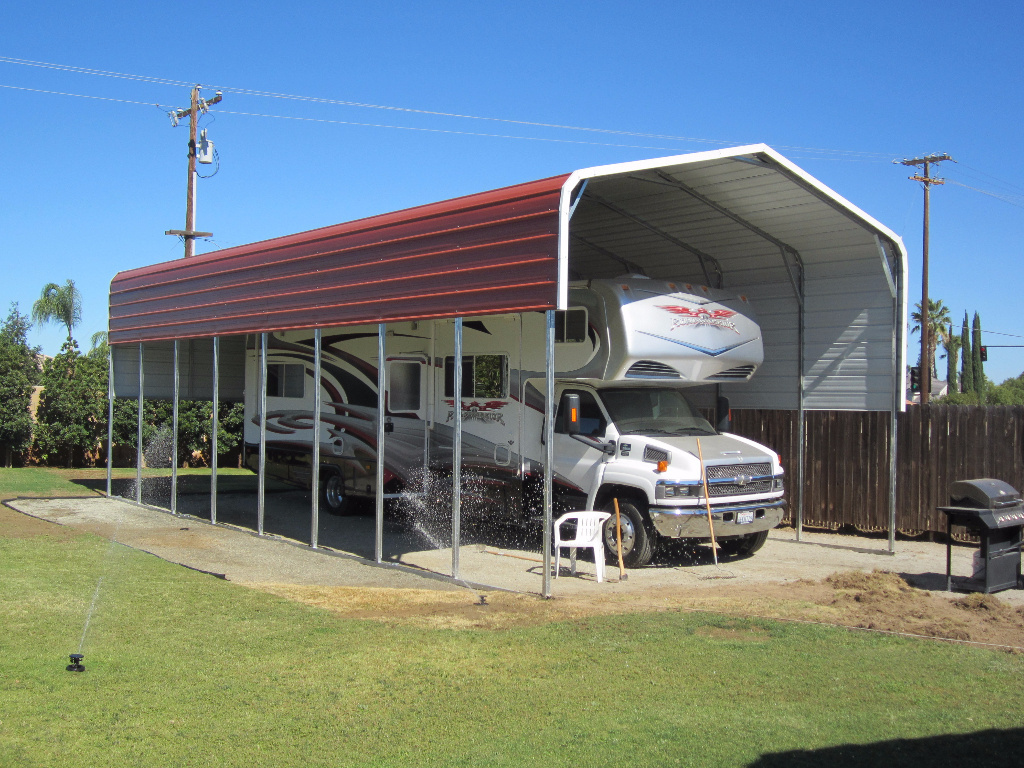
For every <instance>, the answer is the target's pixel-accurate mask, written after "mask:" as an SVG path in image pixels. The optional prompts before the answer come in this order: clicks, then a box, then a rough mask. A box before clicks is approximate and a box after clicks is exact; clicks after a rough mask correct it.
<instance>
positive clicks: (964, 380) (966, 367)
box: [960, 311, 974, 395]
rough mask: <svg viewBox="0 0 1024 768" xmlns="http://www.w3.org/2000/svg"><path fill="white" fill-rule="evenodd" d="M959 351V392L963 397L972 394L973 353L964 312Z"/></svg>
mask: <svg viewBox="0 0 1024 768" xmlns="http://www.w3.org/2000/svg"><path fill="white" fill-rule="evenodd" d="M960 350H961V352H962V353H963V354H962V359H963V363H962V365H961V367H960V391H961V392H963V393H964V394H965V395H967V394H974V353H973V351H972V350H971V334H970V331H969V330H968V328H967V312H966V311H964V324H963V327H962V329H961V331H960Z"/></svg>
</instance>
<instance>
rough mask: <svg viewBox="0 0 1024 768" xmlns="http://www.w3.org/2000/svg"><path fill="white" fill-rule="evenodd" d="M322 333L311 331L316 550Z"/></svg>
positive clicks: (312, 539) (312, 535)
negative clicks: (313, 348) (312, 349)
mask: <svg viewBox="0 0 1024 768" xmlns="http://www.w3.org/2000/svg"><path fill="white" fill-rule="evenodd" d="M322 333H323V332H322V331H321V330H320V329H319V328H317V329H315V330H314V331H313V346H314V347H315V348H316V349H315V351H314V352H313V466H312V471H313V474H312V479H311V481H310V488H311V489H312V494H313V510H312V519H311V520H310V532H309V546H311V547H312V548H313V549H316V547H317V543H318V542H319V532H320V405H321V403H320V341H321V336H322Z"/></svg>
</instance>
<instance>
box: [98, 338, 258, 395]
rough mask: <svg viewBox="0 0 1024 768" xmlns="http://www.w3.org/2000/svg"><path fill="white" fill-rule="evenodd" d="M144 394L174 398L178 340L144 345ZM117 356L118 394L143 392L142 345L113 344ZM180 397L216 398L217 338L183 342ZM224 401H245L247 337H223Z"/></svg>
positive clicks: (221, 346)
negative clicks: (214, 351) (140, 370)
mask: <svg viewBox="0 0 1024 768" xmlns="http://www.w3.org/2000/svg"><path fill="white" fill-rule="evenodd" d="M143 347H144V349H143V358H142V361H143V387H144V391H143V397H145V398H147V399H149V398H152V399H155V400H171V399H172V398H173V397H174V343H173V342H167V341H164V342H147V343H146V344H144V345H143ZM111 352H112V354H113V356H114V396H115V397H128V398H136V397H138V396H139V345H138V344H118V345H115V346H113V347H111ZM178 359H179V362H178V397H179V398H180V399H181V400H212V399H213V339H190V340H187V341H181V342H179V349H178ZM219 368H220V377H219V378H220V381H219V384H220V389H219V393H218V394H219V400H220V402H228V403H230V402H241V401H242V400H243V399H244V394H245V393H244V391H243V387H244V385H245V337H244V336H228V337H224V338H222V339H221V340H220V365H219Z"/></svg>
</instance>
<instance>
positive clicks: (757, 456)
mask: <svg viewBox="0 0 1024 768" xmlns="http://www.w3.org/2000/svg"><path fill="white" fill-rule="evenodd" d="M620 441H621V442H625V443H632V453H633V455H635V456H638V457H639V456H642V455H644V453H645V452H646V451H647V449H648V448H650V449H654V450H659V449H660V450H662V451H665V452H667V453H669V454H670V455H671V460H670V463H671V464H672V465H674V466H676V467H679V468H683V467H686V468H692V467H693V465H697V466H698V467H699V460H698V453H702V454H703V456H704V463H705V465H710V466H713V465H719V464H758V463H764V462H768V463H770V464H771V466H772V474H779V473H781V471H782V468H781V466H780V462H779V457H778V455H777V454H776V453H775V452H774V451H771V450H769V449H767V448H765V447H764V446H761V445H758V444H757V443H755V442H753V441H751V440H748V439H746V438H744V437H739V436H738V435H706V436H701V437H700V451H699V452H698V450H697V437H691V436H679V437H668V436H664V437H662V436H658V437H654V436H651V437H647V436H643V435H623V436H622V437H621V438H620ZM638 449H639V450H638Z"/></svg>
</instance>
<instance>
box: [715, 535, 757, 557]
mask: <svg viewBox="0 0 1024 768" xmlns="http://www.w3.org/2000/svg"><path fill="white" fill-rule="evenodd" d="M767 540H768V531H760V532H758V533H751V534H748V535H746V536H740V537H739V538H738V539H725V540H724V541H720V542H718V546H719V547H720V548H721V550H722V553H723V554H726V555H732V556H735V557H749V556H750V555H752V554H754V553H755V552H757V550H759V549H760V548H761V547H763V546H764V543H765V542H766V541H767Z"/></svg>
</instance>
